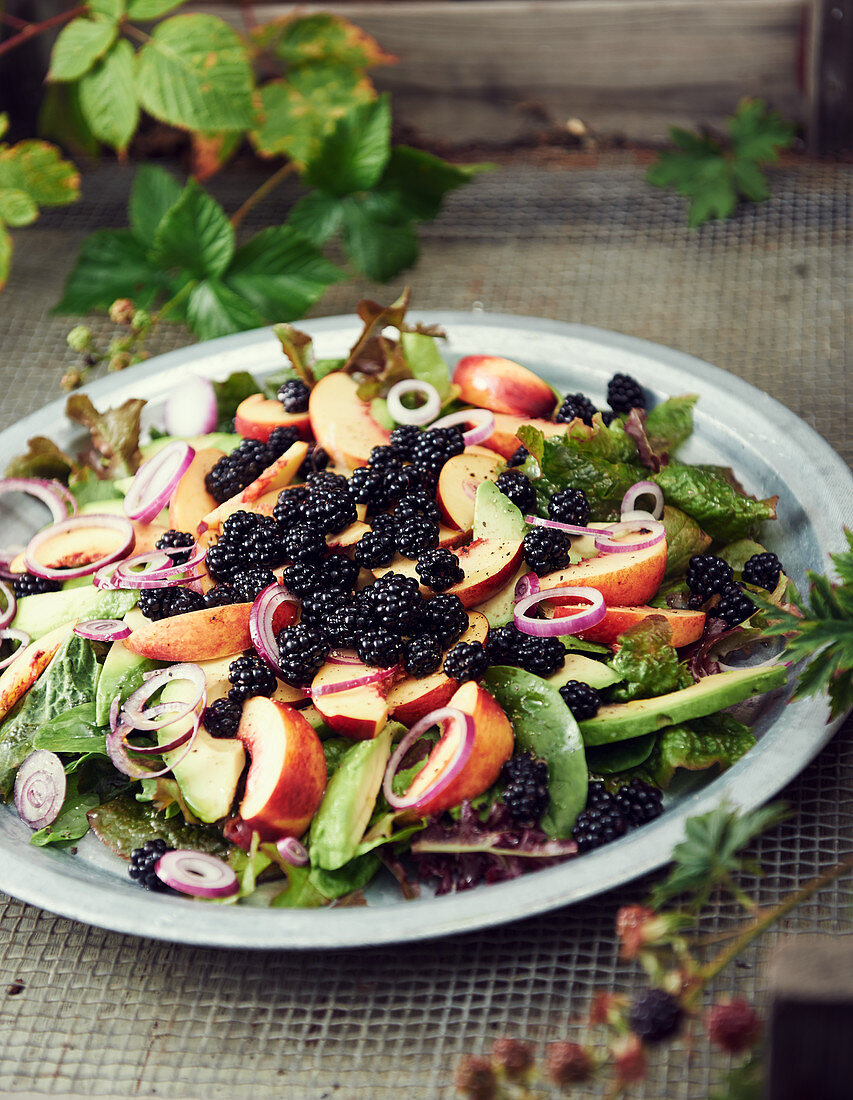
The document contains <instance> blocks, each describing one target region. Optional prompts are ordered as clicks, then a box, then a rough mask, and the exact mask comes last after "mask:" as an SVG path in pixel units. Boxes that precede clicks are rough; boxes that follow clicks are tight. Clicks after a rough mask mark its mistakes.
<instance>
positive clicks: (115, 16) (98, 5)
mask: <svg viewBox="0 0 853 1100" xmlns="http://www.w3.org/2000/svg"><path fill="white" fill-rule="evenodd" d="M86 7H87V8H88V9H89V14H90V15H94V16H98V15H101V16H103V17H104V18H105V19H109V20H111V21H112V22H113V23H117V22H118V21H119V19H121V17H122V16H123V15H124V0H88V3H87V4H86Z"/></svg>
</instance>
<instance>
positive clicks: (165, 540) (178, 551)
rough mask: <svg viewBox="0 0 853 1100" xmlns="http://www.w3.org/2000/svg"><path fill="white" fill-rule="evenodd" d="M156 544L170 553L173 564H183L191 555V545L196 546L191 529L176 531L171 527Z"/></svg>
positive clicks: (159, 548) (157, 547)
mask: <svg viewBox="0 0 853 1100" xmlns="http://www.w3.org/2000/svg"><path fill="white" fill-rule="evenodd" d="M154 546H155V547H156V549H157V550H163V551H164V552H165V553H166V554H168V555H169V557H170V558H171V559H172V564H173V565H183V564H184V562H185V561H186V560H187V558H189V556H190V547H192V546H195V536H194V535H191V534H190V533H189V531H176V530H175V529H174V528H170V529H169V530H168V531H164V532H163V534H162V535H161V536H160V538H159V539H157V541H156V542H155V543H154Z"/></svg>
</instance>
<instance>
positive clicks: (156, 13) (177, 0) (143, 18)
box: [127, 0, 184, 23]
mask: <svg viewBox="0 0 853 1100" xmlns="http://www.w3.org/2000/svg"><path fill="white" fill-rule="evenodd" d="M183 3H184V0H130V3H129V4H128V5H127V17H128V19H138V20H139V21H140V22H141V23H145V22H147V21H148V20H151V19H159V18H160V16H161V15H165V14H166V12H169V11H172V9H173V8H179V7H180V6H181V4H183Z"/></svg>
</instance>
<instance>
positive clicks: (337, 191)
mask: <svg viewBox="0 0 853 1100" xmlns="http://www.w3.org/2000/svg"><path fill="white" fill-rule="evenodd" d="M390 155H391V105H390V100H389V98H388V96H387V95H384V96H380V98H379V99H377V100H374V101H373V102H372V103H363V104H359V105H358V106H356V107H353V108H352V110H350V111H348V112H347V114H346V115H344V116H343V118H340V119H338V121H337V123H336V124H335V127H334V129H333V130H332V132H331V133H330V134H329V135H328V137H326V138H325V139H324V141H323V142H322V144H321V146H320V150H319V152H318V153H317V156H316V157H314V158H313V159H312V160H311V161H309V163H308V164H307V166H306V169H305V177H304V178H305V182H306V183H307V184H309V185H310V186H311V187H316V188H318V189H319V190H320V191H325V192H326V193H327V194H329V195H336V196H338V197H341V196H344V195H349V194H352V193H353V192H354V191H367V190H369V189H370V188H371V187H373V186H374V185H375V184H376V183H378V181H379V179H380V177H381V176H382V173H383V171H384V169H385V165H386V164H387V163H388V158H389V156H390Z"/></svg>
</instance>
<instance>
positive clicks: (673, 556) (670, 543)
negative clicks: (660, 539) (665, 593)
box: [663, 504, 711, 580]
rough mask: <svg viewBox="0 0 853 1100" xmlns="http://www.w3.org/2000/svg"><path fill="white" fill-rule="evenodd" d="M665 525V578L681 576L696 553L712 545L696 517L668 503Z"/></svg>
mask: <svg viewBox="0 0 853 1100" xmlns="http://www.w3.org/2000/svg"><path fill="white" fill-rule="evenodd" d="M663 525H664V527H665V528H666V573H665V574H664V580H671V579H672V578H673V577H680V576H681V574H682V573H684V571H685V570H686V569H687V563H688V562H689V561H690V559H691V558H692V557H693V555H694V554H704V553H705V551H706V550H707V549H708V547H709V546H710V545H711V537H710V535H706V534H705V532H704V531H703V530H702V528H701V527H700V526H699V524H698V523H697V522H696V520H695V519H691V517H690V516H688V515H687V513H686V512H682V511H681V509H679V508H673V507H672V505H670V504H666V505H664V509H663Z"/></svg>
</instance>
